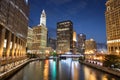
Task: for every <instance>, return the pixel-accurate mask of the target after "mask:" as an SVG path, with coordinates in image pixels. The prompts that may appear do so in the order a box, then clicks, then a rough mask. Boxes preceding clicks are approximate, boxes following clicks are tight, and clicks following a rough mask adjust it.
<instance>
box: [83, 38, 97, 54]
mask: <svg viewBox="0 0 120 80" xmlns="http://www.w3.org/2000/svg"><path fill="white" fill-rule="evenodd" d="M96 50H97V45H96V42H95V40H94V39H90V40H86V41H85V54H95V52H96Z"/></svg>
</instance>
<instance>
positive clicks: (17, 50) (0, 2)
mask: <svg viewBox="0 0 120 80" xmlns="http://www.w3.org/2000/svg"><path fill="white" fill-rule="evenodd" d="M28 14H29V6H28V4H27V3H26V2H25V0H0V58H5V57H7V58H8V57H12V58H15V57H21V56H25V54H26V42H27V30H28Z"/></svg>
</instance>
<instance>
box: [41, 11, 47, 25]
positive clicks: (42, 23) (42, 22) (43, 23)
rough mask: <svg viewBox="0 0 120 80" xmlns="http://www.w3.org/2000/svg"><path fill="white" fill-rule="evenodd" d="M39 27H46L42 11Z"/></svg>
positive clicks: (44, 15)
mask: <svg viewBox="0 0 120 80" xmlns="http://www.w3.org/2000/svg"><path fill="white" fill-rule="evenodd" d="M40 25H42V26H46V14H45V11H44V10H43V11H42V14H41V17H40Z"/></svg>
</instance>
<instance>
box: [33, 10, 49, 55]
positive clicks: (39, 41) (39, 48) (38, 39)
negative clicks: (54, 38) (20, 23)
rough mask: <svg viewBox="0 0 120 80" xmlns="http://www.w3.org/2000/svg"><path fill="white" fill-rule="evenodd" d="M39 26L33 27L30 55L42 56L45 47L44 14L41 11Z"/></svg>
mask: <svg viewBox="0 0 120 80" xmlns="http://www.w3.org/2000/svg"><path fill="white" fill-rule="evenodd" d="M40 20H42V21H40V24H39V25H37V26H34V27H33V43H32V53H35V54H42V53H44V52H45V48H46V47H47V28H46V14H45V11H44V10H43V11H42V14H41V18H40Z"/></svg>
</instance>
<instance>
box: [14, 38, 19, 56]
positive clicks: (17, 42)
mask: <svg viewBox="0 0 120 80" xmlns="http://www.w3.org/2000/svg"><path fill="white" fill-rule="evenodd" d="M18 49H19V38H17V41H16V51H15V56H16V57H17V54H18Z"/></svg>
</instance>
